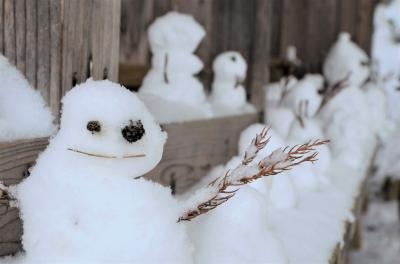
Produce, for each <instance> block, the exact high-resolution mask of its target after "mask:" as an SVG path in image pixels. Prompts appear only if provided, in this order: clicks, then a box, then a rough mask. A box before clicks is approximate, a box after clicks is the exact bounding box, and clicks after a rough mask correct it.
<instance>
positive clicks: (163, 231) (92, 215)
mask: <svg viewBox="0 0 400 264" xmlns="http://www.w3.org/2000/svg"><path fill="white" fill-rule="evenodd" d="M100 109H107V111H100ZM166 138H167V135H166V133H164V132H162V131H161V129H160V127H159V125H158V124H157V123H156V122H155V121H154V118H153V117H152V115H151V114H150V113H149V112H148V110H147V109H146V107H145V105H144V104H143V103H142V102H141V101H140V100H139V99H138V97H137V96H136V95H135V94H134V93H132V92H130V91H128V90H126V89H125V88H124V87H121V86H120V85H118V84H114V83H111V82H109V81H93V80H88V81H87V82H85V83H83V84H80V85H78V86H77V87H75V88H73V89H72V90H71V91H70V92H68V93H67V95H66V96H65V97H64V98H63V112H62V117H61V127H60V131H59V132H58V134H57V135H56V136H55V137H54V138H53V139H52V140H51V142H50V145H49V146H48V147H47V149H46V150H45V152H44V153H42V154H41V155H40V157H39V159H38V161H37V164H36V166H35V167H34V168H33V170H32V172H31V176H30V177H29V178H27V179H26V180H24V181H23V182H22V183H21V184H19V185H18V186H17V194H16V195H17V198H18V200H19V206H20V209H21V216H22V219H23V230H24V233H23V237H22V243H23V247H24V250H25V251H26V256H25V263H60V262H63V263H115V262H118V263H122V262H123V263H128V262H129V263H161V262H170V263H191V262H192V246H191V243H190V241H189V239H188V236H187V233H186V229H185V225H183V224H178V223H177V222H176V221H177V219H178V217H179V214H180V212H181V210H182V209H181V207H180V204H179V203H178V202H177V201H176V200H175V198H173V197H172V195H171V194H170V190H169V189H168V188H166V187H162V186H161V185H159V184H156V183H153V182H149V181H146V180H144V179H137V177H140V176H141V175H143V174H144V173H146V172H148V171H149V170H151V169H152V168H153V167H154V166H155V165H156V164H157V163H158V162H159V160H160V159H161V156H162V153H163V145H164V143H165V141H166ZM38 212H40V213H38Z"/></svg>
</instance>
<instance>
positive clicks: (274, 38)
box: [270, 0, 284, 59]
mask: <svg viewBox="0 0 400 264" xmlns="http://www.w3.org/2000/svg"><path fill="white" fill-rule="evenodd" d="M283 3H284V1H282V0H272V6H271V8H272V10H271V13H272V14H271V16H272V17H271V20H270V23H271V26H270V31H271V33H270V38H271V44H270V46H271V47H270V54H271V58H272V59H276V58H279V57H280V55H281V27H282V17H283V14H282V12H283Z"/></svg>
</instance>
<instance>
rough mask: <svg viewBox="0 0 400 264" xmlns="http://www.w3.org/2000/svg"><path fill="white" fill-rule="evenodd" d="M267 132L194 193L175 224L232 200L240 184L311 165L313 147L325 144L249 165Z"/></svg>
mask: <svg viewBox="0 0 400 264" xmlns="http://www.w3.org/2000/svg"><path fill="white" fill-rule="evenodd" d="M267 132H268V130H267V129H263V131H262V132H261V133H260V134H257V135H256V137H255V138H254V139H253V140H252V141H251V144H250V146H249V147H248V148H247V150H246V152H245V155H244V158H243V160H242V162H241V163H240V164H239V165H238V166H237V167H236V168H235V169H233V170H232V171H227V172H226V173H225V175H224V176H222V177H219V178H217V179H215V180H214V181H212V182H210V183H209V184H208V186H206V187H204V188H202V189H200V190H198V191H197V192H196V193H195V194H194V195H193V196H192V197H191V198H189V200H188V201H187V202H186V205H187V206H186V208H185V209H186V210H185V211H184V213H183V214H182V215H181V217H179V219H178V222H181V221H190V220H191V219H193V218H195V217H197V216H199V215H202V214H205V213H207V212H208V211H211V210H213V209H215V208H216V207H218V206H219V205H221V204H223V203H225V202H227V201H228V200H229V199H230V198H232V197H233V196H234V195H235V193H236V192H237V191H238V190H239V188H240V187H241V186H242V185H245V184H248V183H251V182H253V181H255V180H257V179H260V178H262V177H268V176H272V175H276V174H279V173H281V172H283V171H286V170H290V169H292V168H293V167H295V166H297V165H299V164H301V163H303V162H312V163H313V162H315V161H316V160H317V154H318V153H317V152H316V151H315V148H316V147H318V146H321V145H324V144H326V143H328V142H329V141H323V140H315V141H310V142H308V143H305V144H303V145H300V146H294V147H292V148H285V149H277V150H275V151H273V152H272V153H271V154H270V155H268V156H266V157H264V158H263V159H262V160H261V161H260V162H259V163H258V164H256V165H253V164H251V162H252V161H253V160H254V158H255V157H256V156H257V154H258V152H259V151H260V150H261V149H263V148H264V147H265V146H266V144H267V143H268V141H269V138H267Z"/></svg>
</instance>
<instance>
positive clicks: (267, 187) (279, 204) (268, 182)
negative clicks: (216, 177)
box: [226, 123, 322, 209]
mask: <svg viewBox="0 0 400 264" xmlns="http://www.w3.org/2000/svg"><path fill="white" fill-rule="evenodd" d="M263 127H265V125H264V124H260V123H256V124H253V125H250V126H249V127H247V128H246V129H245V130H243V132H242V133H241V135H240V138H239V143H238V149H239V155H240V156H242V155H243V154H244V153H245V151H246V147H247V146H248V145H249V143H250V142H251V140H252V138H253V137H254V134H255V133H257V131H260V130H261V129H262V128H263ZM269 135H270V140H269V142H268V144H267V146H266V147H265V148H263V149H262V150H261V151H260V157H261V156H267V155H269V154H271V153H272V152H273V151H274V150H276V149H279V148H282V147H284V146H285V145H286V144H285V141H284V140H283V139H282V138H281V137H280V136H279V135H278V134H277V133H276V132H275V131H274V130H273V129H272V128H270V129H269ZM321 138H322V137H321ZM302 142H304V141H302ZM259 161H260V159H257V158H256V159H255V160H254V161H253V162H254V163H255V164H257V163H258V162H259ZM239 162H240V158H239V157H235V158H233V159H232V160H231V162H230V164H229V163H228V164H229V165H227V168H226V169H231V168H234V165H237V164H239ZM235 163H236V164H235ZM299 167H301V166H299ZM293 172H294V173H295V174H297V173H296V172H297V168H296V169H294V171H293ZM249 185H250V187H252V188H254V189H256V190H258V191H259V192H260V193H261V194H263V195H264V196H265V197H266V198H267V201H268V204H270V205H272V206H274V207H275V208H278V209H288V208H294V207H295V206H296V204H297V193H296V190H295V189H294V185H293V182H292V179H291V178H290V176H289V173H288V172H283V173H281V174H279V175H276V176H275V177H268V178H265V179H260V180H258V181H255V182H252V183H250V184H249Z"/></svg>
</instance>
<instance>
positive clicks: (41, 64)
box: [36, 0, 50, 103]
mask: <svg viewBox="0 0 400 264" xmlns="http://www.w3.org/2000/svg"><path fill="white" fill-rule="evenodd" d="M37 1H38V2H37V58H36V59H37V84H36V86H37V89H38V90H39V91H40V93H41V94H42V96H43V98H44V100H45V101H46V102H47V103H49V101H50V91H49V83H50V5H49V0H37Z"/></svg>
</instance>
